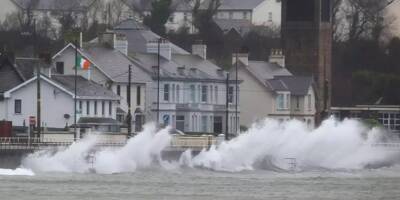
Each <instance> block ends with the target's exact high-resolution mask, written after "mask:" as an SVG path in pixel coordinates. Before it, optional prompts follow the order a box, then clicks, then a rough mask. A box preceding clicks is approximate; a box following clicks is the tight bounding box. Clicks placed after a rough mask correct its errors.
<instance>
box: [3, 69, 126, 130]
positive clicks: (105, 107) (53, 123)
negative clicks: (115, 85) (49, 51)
mask: <svg viewBox="0 0 400 200" xmlns="http://www.w3.org/2000/svg"><path fill="white" fill-rule="evenodd" d="M74 78H75V77H74V76H71V75H70V76H65V75H53V76H52V77H48V76H45V75H41V76H40V84H41V85H40V90H41V126H42V127H45V128H69V127H71V126H75V124H74V114H75V113H74V103H75V102H74V97H75V94H74ZM36 81H37V76H34V77H33V78H31V79H29V80H27V81H25V82H23V83H21V84H19V85H17V86H16V87H14V88H11V89H9V90H7V91H6V92H4V106H3V109H2V110H3V111H4V113H5V117H4V118H5V119H6V120H7V121H12V123H13V126H22V127H25V126H28V124H29V118H30V117H32V116H33V117H36V116H37V115H36V114H37V85H36ZM76 99H77V107H76V110H77V124H76V126H77V127H79V128H80V130H81V131H80V132H87V131H102V132H117V131H119V124H118V123H117V122H116V120H115V119H116V109H117V102H118V100H119V98H118V97H117V96H116V95H115V94H114V93H112V92H111V91H108V90H106V89H104V88H103V87H101V86H100V85H98V84H95V83H93V82H90V81H88V80H86V79H84V78H83V77H80V76H79V77H77V96H76ZM88 120H89V121H93V120H97V122H96V123H93V124H89V123H87V121H88ZM105 121H107V122H108V123H106V124H105V123H104V122H105Z"/></svg>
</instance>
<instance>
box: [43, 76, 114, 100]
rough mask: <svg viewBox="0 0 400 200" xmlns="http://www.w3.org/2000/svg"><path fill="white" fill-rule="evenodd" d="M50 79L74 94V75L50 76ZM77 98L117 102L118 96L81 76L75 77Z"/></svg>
mask: <svg viewBox="0 0 400 200" xmlns="http://www.w3.org/2000/svg"><path fill="white" fill-rule="evenodd" d="M51 79H52V80H54V81H55V82H56V83H58V84H60V85H61V86H62V87H64V88H65V89H66V90H68V91H69V92H71V93H74V90H75V77H74V75H52V76H51ZM77 96H79V97H82V98H93V99H111V100H119V98H120V97H119V96H118V95H117V94H115V93H114V92H112V91H111V90H108V89H106V88H104V87H103V86H101V85H99V84H97V83H94V82H92V81H89V80H87V79H85V78H83V77H82V76H77Z"/></svg>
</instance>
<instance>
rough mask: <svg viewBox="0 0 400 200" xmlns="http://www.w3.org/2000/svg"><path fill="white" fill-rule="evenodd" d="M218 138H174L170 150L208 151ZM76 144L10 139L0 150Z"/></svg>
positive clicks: (103, 141)
mask: <svg viewBox="0 0 400 200" xmlns="http://www.w3.org/2000/svg"><path fill="white" fill-rule="evenodd" d="M218 141H219V140H217V138H215V137H214V136H197V137H196V136H173V138H172V140H171V142H170V145H169V148H172V149H180V150H182V149H193V150H201V149H208V148H210V147H211V146H212V145H218ZM73 142H74V140H73V139H65V138H64V139H55V138H26V137H10V138H0V149H18V148H20V149H34V148H41V147H57V146H69V145H71V144H72V143H73ZM126 142H127V140H124V141H111V140H107V139H98V140H97V141H96V146H99V147H122V146H124V145H126Z"/></svg>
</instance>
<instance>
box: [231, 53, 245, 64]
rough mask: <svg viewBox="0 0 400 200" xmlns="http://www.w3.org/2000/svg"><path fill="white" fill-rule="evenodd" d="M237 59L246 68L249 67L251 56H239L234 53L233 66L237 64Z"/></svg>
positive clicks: (243, 54) (239, 54) (240, 54)
mask: <svg viewBox="0 0 400 200" xmlns="http://www.w3.org/2000/svg"><path fill="white" fill-rule="evenodd" d="M236 57H237V59H238V60H239V61H240V62H242V63H243V64H244V65H245V66H249V54H248V53H238V54H236V53H234V54H232V64H235V63H236Z"/></svg>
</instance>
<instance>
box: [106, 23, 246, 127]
mask: <svg viewBox="0 0 400 200" xmlns="http://www.w3.org/2000/svg"><path fill="white" fill-rule="evenodd" d="M114 31H115V32H116V33H119V34H124V35H126V36H127V39H128V55H129V56H130V57H132V58H133V59H135V60H137V61H138V63H139V64H140V65H142V66H143V67H145V68H146V69H148V70H149V71H150V72H151V78H152V82H151V85H150V86H149V88H150V89H151V91H150V92H149V93H146V94H147V95H148V96H147V97H146V110H151V111H152V120H153V121H157V119H158V120H159V122H160V123H164V124H168V125H172V126H173V127H176V128H177V129H178V130H181V131H184V132H186V133H190V132H201V133H210V134H211V133H213V134H218V133H225V132H226V131H225V125H226V123H225V121H226V117H225V114H226V110H227V108H226V107H225V103H226V91H227V90H226V81H225V80H226V73H225V72H224V71H223V70H222V69H221V68H220V67H218V66H216V65H215V64H213V63H212V62H210V61H209V60H207V47H206V46H205V45H202V44H197V45H193V47H192V53H189V52H187V51H185V50H183V49H181V48H179V47H178V46H176V45H174V44H172V43H170V42H169V41H166V40H160V37H159V36H157V35H155V34H154V33H153V32H151V31H149V30H148V29H146V28H145V27H143V26H142V25H140V24H139V23H137V22H135V21H134V20H132V19H130V20H126V21H124V22H122V23H121V24H120V25H118V26H117V27H115V28H114ZM159 42H160V45H159V46H160V87H158V43H159ZM158 88H159V93H158V94H159V101H158V95H157V89H158ZM232 92H233V91H232ZM230 95H231V96H233V95H235V94H232V93H231V94H230ZM158 103H159V104H158ZM229 103H230V104H229V108H228V114H229V116H228V120H229V121H228V123H229V124H228V127H229V129H230V130H228V132H229V133H232V134H234V133H235V131H236V130H237V128H235V127H238V124H237V125H235V124H234V123H235V121H236V120H235V119H233V117H235V116H236V115H235V109H234V108H235V106H234V105H235V102H229ZM158 106H159V109H158ZM157 114H158V115H157ZM238 117H239V115H238Z"/></svg>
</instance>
